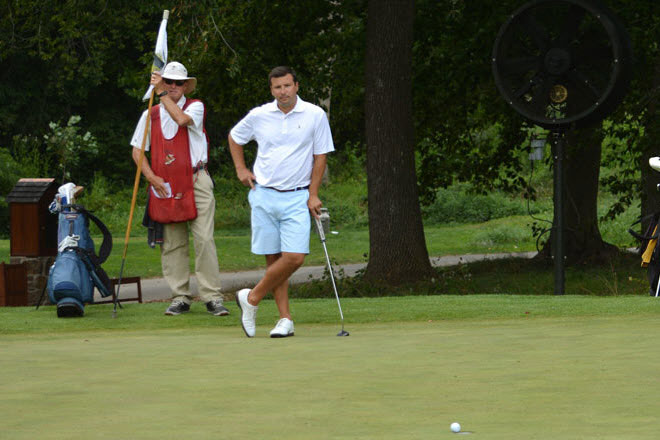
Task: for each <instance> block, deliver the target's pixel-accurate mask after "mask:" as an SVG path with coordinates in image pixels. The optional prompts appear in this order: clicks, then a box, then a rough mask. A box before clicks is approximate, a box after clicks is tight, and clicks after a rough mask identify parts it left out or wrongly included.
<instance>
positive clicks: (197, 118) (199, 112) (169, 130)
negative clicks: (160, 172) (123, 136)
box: [131, 96, 208, 166]
mask: <svg viewBox="0 0 660 440" xmlns="http://www.w3.org/2000/svg"><path fill="white" fill-rule="evenodd" d="M185 103H186V97H185V96H182V97H181V98H179V101H178V102H177V103H176V105H178V106H179V108H183V106H184V104H185ZM184 113H185V114H187V115H188V116H190V117H191V118H192V120H193V124H192V125H189V126H188V127H187V128H188V140H189V145H190V163H191V164H192V165H193V166H195V164H197V163H198V162H200V161H202V162H207V161H208V158H207V146H206V136H205V135H204V104H203V103H202V102H201V101H197V102H193V103H192V104H190V105H189V106H188V108H186V109H185V111H184ZM146 122H147V111H146V110H145V111H144V112H143V113H142V116H141V117H140V120H139V121H138V124H137V127H136V128H135V132H134V133H133V138H132V139H131V145H132V146H133V147H134V148H142V136H143V135H144V124H146ZM160 128H161V130H162V131H163V136H164V137H165V139H172V138H173V137H174V136H176V132H177V130H178V129H179V124H177V123H176V122H175V121H174V119H172V117H171V116H170V114H169V113H168V112H167V110H165V106H164V105H161V106H160ZM182 128H186V127H182ZM150 145H151V124H149V134H148V135H147V142H146V146H145V151H149V146H150Z"/></svg>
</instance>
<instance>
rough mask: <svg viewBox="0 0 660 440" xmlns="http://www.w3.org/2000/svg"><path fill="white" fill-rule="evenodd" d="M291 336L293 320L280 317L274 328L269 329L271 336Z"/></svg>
mask: <svg viewBox="0 0 660 440" xmlns="http://www.w3.org/2000/svg"><path fill="white" fill-rule="evenodd" d="M287 336H293V321H291V320H290V319H287V318H282V319H280V320H279V321H277V324H276V325H275V328H273V329H272V330H271V331H270V337H271V338H286V337H287Z"/></svg>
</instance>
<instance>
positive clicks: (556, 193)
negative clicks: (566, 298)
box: [551, 129, 566, 295]
mask: <svg viewBox="0 0 660 440" xmlns="http://www.w3.org/2000/svg"><path fill="white" fill-rule="evenodd" d="M551 136H552V158H553V162H554V187H553V204H554V219H553V221H552V224H553V232H554V234H553V236H552V237H553V242H552V258H553V259H554V262H553V264H554V277H555V295H563V294H564V289H565V286H566V277H565V270H564V258H565V255H566V252H565V247H564V245H565V242H564V215H563V213H564V180H565V177H564V147H565V145H566V140H565V136H566V132H565V130H561V129H557V130H553V131H552V134H551Z"/></svg>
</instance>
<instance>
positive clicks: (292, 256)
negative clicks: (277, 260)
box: [281, 252, 305, 268]
mask: <svg viewBox="0 0 660 440" xmlns="http://www.w3.org/2000/svg"><path fill="white" fill-rule="evenodd" d="M281 258H285V261H286V262H287V264H288V265H290V266H295V267H296V268H298V267H300V266H302V265H303V263H304V262H305V254H297V253H293V252H282V257H281Z"/></svg>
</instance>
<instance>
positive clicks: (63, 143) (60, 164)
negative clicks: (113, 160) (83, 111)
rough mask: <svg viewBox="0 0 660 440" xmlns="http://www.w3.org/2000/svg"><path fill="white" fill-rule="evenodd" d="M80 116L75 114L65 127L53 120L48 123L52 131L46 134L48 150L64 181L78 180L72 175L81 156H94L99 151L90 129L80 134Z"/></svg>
mask: <svg viewBox="0 0 660 440" xmlns="http://www.w3.org/2000/svg"><path fill="white" fill-rule="evenodd" d="M80 119H81V118H80V116H78V115H73V116H71V117H70V118H69V121H68V122H67V124H66V126H65V127H62V126H61V125H60V124H58V123H55V122H51V123H50V124H48V127H49V128H50V133H48V134H45V135H44V139H45V141H46V152H47V153H48V154H49V155H50V156H51V157H52V158H53V159H54V160H55V163H56V166H57V168H58V169H59V170H60V171H61V172H62V180H61V181H62V182H67V181H71V180H76V179H74V178H73V177H72V176H73V174H75V173H76V169H77V167H78V166H79V164H80V163H81V160H80V156H81V155H83V154H85V155H87V156H90V157H92V158H94V157H95V156H96V155H97V154H98V152H99V148H98V144H97V143H96V138H95V137H94V136H92V134H91V133H90V132H89V131H88V132H86V133H85V134H80V133H79V131H80V127H77V126H76V124H77V123H78V122H80Z"/></svg>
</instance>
